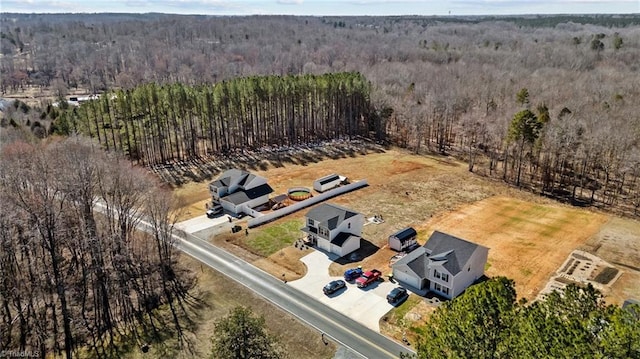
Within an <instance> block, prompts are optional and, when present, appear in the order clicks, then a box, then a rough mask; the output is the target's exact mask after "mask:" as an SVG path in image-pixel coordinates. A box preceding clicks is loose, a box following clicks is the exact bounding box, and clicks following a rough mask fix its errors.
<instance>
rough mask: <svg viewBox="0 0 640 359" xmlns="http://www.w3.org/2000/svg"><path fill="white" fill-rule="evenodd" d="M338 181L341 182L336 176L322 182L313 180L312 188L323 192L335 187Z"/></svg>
mask: <svg viewBox="0 0 640 359" xmlns="http://www.w3.org/2000/svg"><path fill="white" fill-rule="evenodd" d="M340 182H341V180H340V178H336V179H335V180H333V181H331V182H327V183H324V184H320V181H315V182H313V189H314V190H316V191H318V192H324V191H326V190H330V189H332V188H334V187H337V186H338V185H339V184H340Z"/></svg>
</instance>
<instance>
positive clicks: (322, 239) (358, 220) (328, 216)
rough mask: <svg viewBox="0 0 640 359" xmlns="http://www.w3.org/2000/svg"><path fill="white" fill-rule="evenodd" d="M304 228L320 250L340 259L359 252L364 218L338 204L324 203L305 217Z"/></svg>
mask: <svg viewBox="0 0 640 359" xmlns="http://www.w3.org/2000/svg"><path fill="white" fill-rule="evenodd" d="M305 224H306V226H305V227H304V228H302V231H303V232H305V233H306V234H307V236H308V239H309V240H310V241H311V242H312V243H314V244H316V245H317V246H318V248H320V249H323V250H325V251H327V252H329V253H334V254H337V255H339V256H340V257H343V256H346V255H347V254H349V253H351V252H353V251H355V250H358V249H359V248H360V238H361V236H362V226H363V225H364V216H363V215H362V214H360V213H357V212H354V211H352V210H350V209H347V208H345V207H342V206H338V205H336V204H329V203H323V204H320V205H319V206H317V207H315V208H313V209H311V210H310V211H309V212H307V214H306V216H305Z"/></svg>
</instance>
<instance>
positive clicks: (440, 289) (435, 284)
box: [433, 283, 442, 292]
mask: <svg viewBox="0 0 640 359" xmlns="http://www.w3.org/2000/svg"><path fill="white" fill-rule="evenodd" d="M433 289H435V290H437V291H438V292H441V291H442V286H441V285H440V284H438V283H433Z"/></svg>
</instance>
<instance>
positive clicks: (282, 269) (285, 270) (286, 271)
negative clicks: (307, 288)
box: [253, 246, 313, 281]
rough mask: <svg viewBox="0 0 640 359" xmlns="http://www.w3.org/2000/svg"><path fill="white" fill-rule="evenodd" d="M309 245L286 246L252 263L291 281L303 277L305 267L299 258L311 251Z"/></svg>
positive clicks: (277, 276) (305, 270)
mask: <svg viewBox="0 0 640 359" xmlns="http://www.w3.org/2000/svg"><path fill="white" fill-rule="evenodd" d="M311 251H313V249H311V248H309V247H294V246H290V247H286V248H283V249H281V250H279V251H278V252H276V253H274V254H272V255H271V256H269V257H268V258H262V259H258V260H257V261H255V262H253V265H255V266H256V267H258V268H260V269H262V270H263V271H265V272H267V273H270V274H272V275H273V276H275V277H276V278H280V279H282V280H286V281H293V280H296V279H300V278H302V277H304V275H305V274H306V273H307V267H306V266H305V265H304V263H302V261H301V260H300V258H302V257H304V256H306V255H307V254H309V253H311Z"/></svg>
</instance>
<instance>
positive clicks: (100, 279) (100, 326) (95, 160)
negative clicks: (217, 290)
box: [0, 131, 194, 358]
mask: <svg viewBox="0 0 640 359" xmlns="http://www.w3.org/2000/svg"><path fill="white" fill-rule="evenodd" d="M18 133H19V132H17V131H14V132H7V131H4V132H2V133H0V134H1V135H2V136H1V137H0V140H1V141H0V144H1V145H2V146H0V150H1V152H0V163H2V166H0V203H2V205H1V206H0V238H1V241H0V293H1V295H0V353H7V354H6V355H7V356H9V357H11V356H12V354H11V353H10V352H9V350H13V351H15V353H30V355H32V356H34V357H42V358H44V357H45V356H47V357H48V356H49V355H50V354H53V355H55V356H56V357H58V356H64V357H66V358H73V357H75V356H77V355H78V354H79V353H82V354H83V356H84V357H110V358H117V357H122V352H121V351H126V350H127V349H126V348H129V347H131V346H134V347H136V346H140V345H144V344H145V343H146V342H147V341H149V340H151V339H150V338H154V337H155V338H157V337H165V336H170V335H173V336H175V338H178V339H182V338H183V335H182V334H183V330H184V327H185V326H186V325H187V324H186V323H185V320H184V318H185V309H184V306H185V303H186V301H187V299H188V297H189V296H188V290H189V289H191V287H192V286H193V284H194V280H193V278H192V276H191V274H190V272H188V271H187V270H186V269H184V268H182V267H181V266H180V265H179V264H178V263H177V260H178V254H177V249H175V248H174V247H173V245H172V242H173V240H172V237H171V233H172V227H173V226H172V222H171V219H170V218H171V212H172V211H173V207H172V202H171V201H172V199H171V198H172V197H171V196H170V194H169V193H167V192H168V191H167V190H162V189H160V188H159V186H158V183H157V181H156V180H155V179H154V178H152V176H150V175H149V174H148V173H146V171H144V170H143V169H142V168H136V167H132V166H130V165H129V162H128V161H127V160H126V159H124V158H122V156H121V155H120V154H114V153H109V152H105V151H103V150H101V149H100V148H99V146H97V145H96V143H95V142H94V141H92V140H88V139H87V138H84V137H76V136H73V137H69V138H66V139H63V140H55V141H42V142H36V143H32V142H30V141H28V140H25V139H24V138H21V137H20V136H16V134H18ZM8 134H13V136H9V135H8ZM94 208H98V209H102V210H98V211H94ZM140 223H145V224H146V227H147V231H145V232H143V231H140V230H138V229H137V227H138V226H139V225H140ZM160 308H162V310H159V309H160ZM167 313H169V314H167ZM16 355H17V356H23V354H16Z"/></svg>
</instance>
